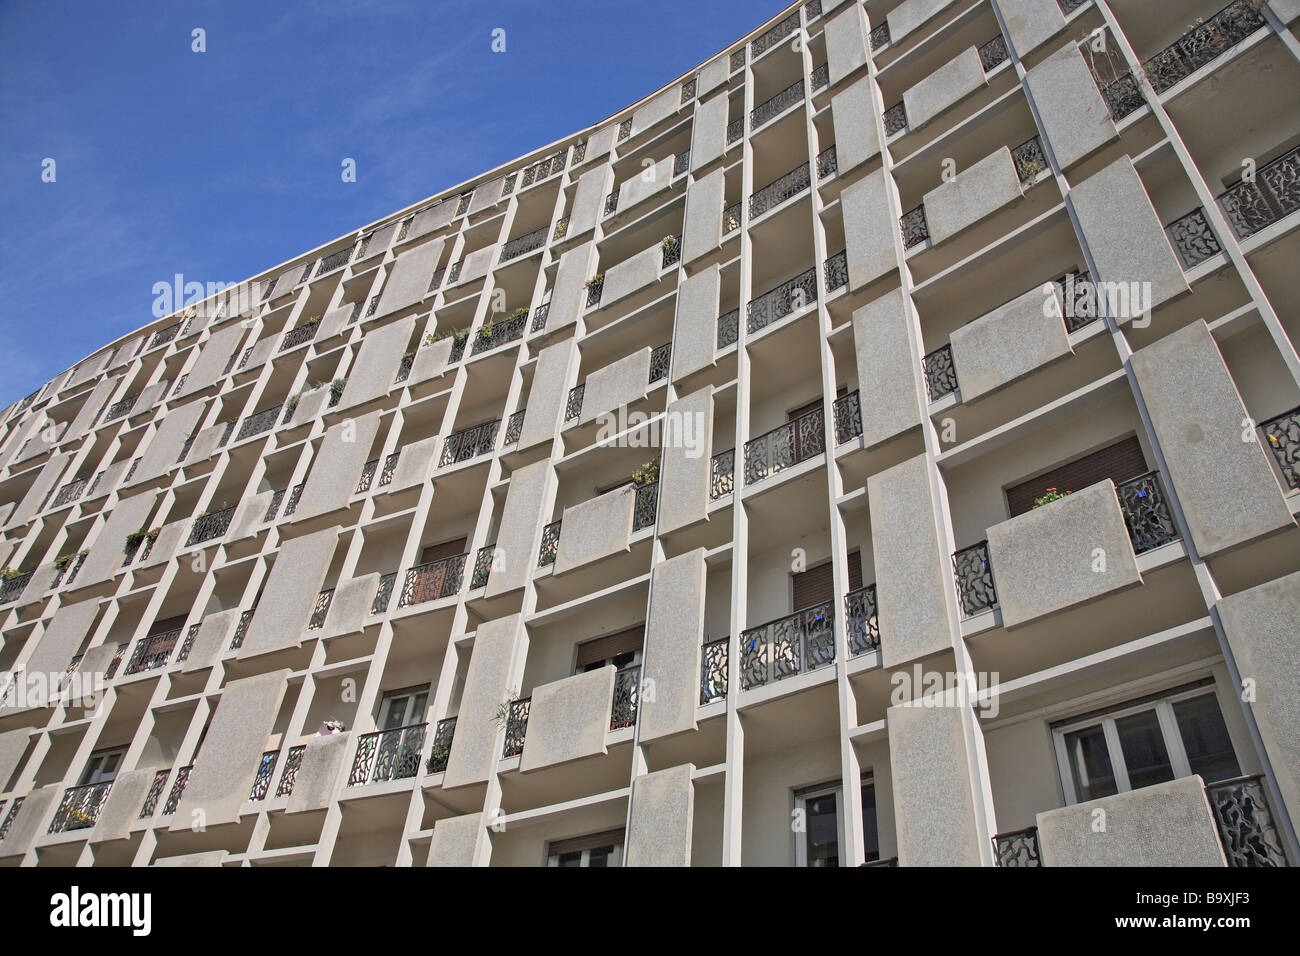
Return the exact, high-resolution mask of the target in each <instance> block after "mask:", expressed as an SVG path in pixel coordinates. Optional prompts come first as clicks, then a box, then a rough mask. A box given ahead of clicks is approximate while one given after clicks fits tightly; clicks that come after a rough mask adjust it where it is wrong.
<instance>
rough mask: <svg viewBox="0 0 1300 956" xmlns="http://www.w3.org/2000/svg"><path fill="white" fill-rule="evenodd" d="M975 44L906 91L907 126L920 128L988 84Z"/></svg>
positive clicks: (904, 105) (904, 102)
mask: <svg viewBox="0 0 1300 956" xmlns="http://www.w3.org/2000/svg"><path fill="white" fill-rule="evenodd" d="M987 83H988V81H987V80H986V79H985V78H984V66H983V64H982V63H981V62H980V54H979V51H978V50H977V49H975V47H973V46H971V47H967V48H966V49H965V50H963V51H962V52H961V53H958V54H957V55H956V56H954V57H953V58H952V59H951V60H949V61H948V62H947V63H945V64H944V65H943V66H941V67H939V69H937V70H935V71H934V72H933V73H931V74H930V75H929V76H927V77H926V78H925V79H923V80H921V81H920V82H919V83H916V84H915V85H913V86H912V87H910V88H909V89H907V90H904V91H903V108H904V109H905V110H906V111H907V125H908V127H909V128H910V129H914V130H915V129H920V128H921V127H922V126H924V125H925V124H926V123H928V122H930V120H932V119H934V118H935V117H936V116H938V115H939V114H940V113H942V112H944V111H945V110H947V109H948V108H950V107H952V106H955V105H956V104H957V103H960V102H961V101H962V100H964V99H965V98H966V97H968V96H970V95H971V94H972V93H974V92H975V91H976V90H978V89H980V88H981V87H983V86H984V85H985V84H987Z"/></svg>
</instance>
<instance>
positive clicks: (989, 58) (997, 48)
mask: <svg viewBox="0 0 1300 956" xmlns="http://www.w3.org/2000/svg"><path fill="white" fill-rule="evenodd" d="M979 54H980V65H981V66H983V67H984V72H985V73H990V72H992V71H993V69H994V68H995V67H999V66H1001V65H1002V64H1003V63H1005V62H1006V61H1007V57H1008V56H1009V54H1008V53H1007V41H1006V40H1004V39H1003V38H1002V34H1000V33H999V34H998V35H997V36H995V37H994V38H993V39H991V40H989V41H988V42H987V43H985V44H983V45H982V46H981V47H980V48H979Z"/></svg>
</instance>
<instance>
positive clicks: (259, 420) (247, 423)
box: [235, 403, 284, 441]
mask: <svg viewBox="0 0 1300 956" xmlns="http://www.w3.org/2000/svg"><path fill="white" fill-rule="evenodd" d="M283 408H284V404H283V403H281V404H279V405H275V406H273V407H271V408H264V409H262V410H261V411H260V412H255V413H253V414H252V415H249V416H248V417H247V418H245V419H244V423H243V424H242V425H240V426H239V434H238V435H236V436H235V441H243V440H244V439H245V438H251V437H252V436H253V435H260V434H262V433H263V432H268V431H270V430H271V429H272V428H274V427H275V423H276V422H277V421H279V419H280V412H281V410H283Z"/></svg>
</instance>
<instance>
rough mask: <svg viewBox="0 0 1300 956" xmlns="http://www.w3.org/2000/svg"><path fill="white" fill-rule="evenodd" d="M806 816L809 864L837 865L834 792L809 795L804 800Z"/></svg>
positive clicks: (838, 846)
mask: <svg viewBox="0 0 1300 956" xmlns="http://www.w3.org/2000/svg"><path fill="white" fill-rule="evenodd" d="M804 809H805V811H807V814H808V818H807V820H806V821H805V822H806V823H807V826H808V832H807V833H805V834H804V837H805V839H806V840H807V846H808V865H809V866H839V865H840V837H839V827H838V825H837V820H836V813H835V794H833V793H828V794H826V795H824V796H820V797H809V798H808V799H807V800H806V801H804Z"/></svg>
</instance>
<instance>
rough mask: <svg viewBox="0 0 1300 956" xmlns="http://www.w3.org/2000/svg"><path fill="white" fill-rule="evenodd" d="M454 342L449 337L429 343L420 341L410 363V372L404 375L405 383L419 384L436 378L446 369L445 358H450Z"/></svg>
mask: <svg viewBox="0 0 1300 956" xmlns="http://www.w3.org/2000/svg"><path fill="white" fill-rule="evenodd" d="M454 344H455V343H454V342H453V341H452V340H451V339H449V338H446V339H440V340H439V341H437V342H433V343H432V344H430V345H425V344H424V342H423V341H421V342H420V347H419V348H418V349H417V350H416V352H415V360H414V361H413V362H412V363H411V374H410V375H408V376H407V377H406V382H405V384H406V385H420V384H422V383H424V382H428V381H431V380H432V379H435V378H437V377H438V376H439V375H441V374H442V373H443V372H445V371H446V370H447V360H448V359H450V358H451V349H452V346H453V345H454Z"/></svg>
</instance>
